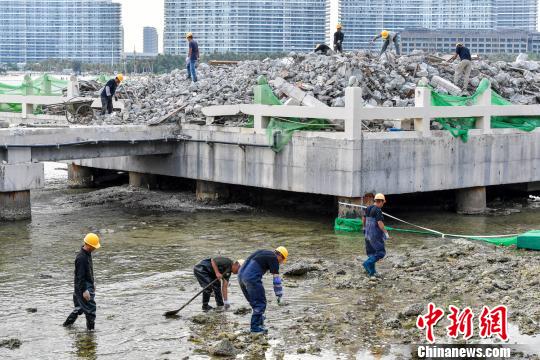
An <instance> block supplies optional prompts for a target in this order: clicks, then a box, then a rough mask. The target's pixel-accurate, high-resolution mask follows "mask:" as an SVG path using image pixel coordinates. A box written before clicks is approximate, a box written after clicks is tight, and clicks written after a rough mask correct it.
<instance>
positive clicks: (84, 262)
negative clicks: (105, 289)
mask: <svg viewBox="0 0 540 360" xmlns="http://www.w3.org/2000/svg"><path fill="white" fill-rule="evenodd" d="M100 247H101V245H100V243H99V237H98V236H97V235H96V234H93V233H89V234H87V235H86V236H85V237H84V245H83V247H82V248H81V251H79V254H78V255H77V257H76V258H75V280H74V291H73V305H74V306H75V308H74V309H73V311H72V312H71V314H69V316H68V317H67V319H66V321H65V322H64V326H65V327H67V326H71V325H73V324H74V323H75V320H77V317H78V316H79V315H82V314H83V313H84V315H85V316H86V329H87V330H94V326H95V321H96V301H95V299H94V297H95V294H96V287H95V285H94V265H93V263H92V252H93V251H94V250H97V249H99V248H100Z"/></svg>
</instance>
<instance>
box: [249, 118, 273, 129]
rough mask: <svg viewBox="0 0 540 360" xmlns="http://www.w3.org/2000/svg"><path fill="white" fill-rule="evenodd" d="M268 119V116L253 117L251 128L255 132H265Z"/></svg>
mask: <svg viewBox="0 0 540 360" xmlns="http://www.w3.org/2000/svg"><path fill="white" fill-rule="evenodd" d="M269 122H270V118H269V117H268V116H262V115H261V114H255V115H254V121H253V128H254V129H255V130H266V128H267V127H268V123H269Z"/></svg>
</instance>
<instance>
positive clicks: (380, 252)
mask: <svg viewBox="0 0 540 360" xmlns="http://www.w3.org/2000/svg"><path fill="white" fill-rule="evenodd" d="M385 202H386V199H385V197H384V195H383V194H377V195H375V204H374V205H371V206H368V207H367V208H366V210H365V212H364V216H363V217H362V224H364V236H365V239H366V254H367V256H368V258H367V260H366V261H364V264H363V265H364V269H365V270H366V272H367V274H368V275H369V276H374V275H375V274H377V271H376V270H375V263H376V262H377V261H379V260H381V259H382V258H384V257H385V255H386V250H385V248H384V242H385V241H386V240H388V239H389V238H390V236H389V235H388V231H387V230H386V229H385V228H384V216H383V212H382V207H383V206H384V204H385Z"/></svg>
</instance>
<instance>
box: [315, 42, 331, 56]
mask: <svg viewBox="0 0 540 360" xmlns="http://www.w3.org/2000/svg"><path fill="white" fill-rule="evenodd" d="M331 51H332V49H330V46H328V45H326V44H317V45H315V50H313V52H314V53H315V54H322V55H328V53H329V52H331Z"/></svg>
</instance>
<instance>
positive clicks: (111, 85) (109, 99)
mask: <svg viewBox="0 0 540 360" xmlns="http://www.w3.org/2000/svg"><path fill="white" fill-rule="evenodd" d="M122 81H124V75H122V74H118V75H116V77H115V78H114V79H111V80H109V81H107V83H106V84H105V87H104V88H103V90H102V91H101V115H105V112H107V114H111V113H112V112H113V96H114V97H115V99H116V96H115V95H116V89H117V88H118V85H120V83H121V82H122Z"/></svg>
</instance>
